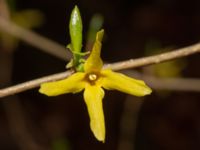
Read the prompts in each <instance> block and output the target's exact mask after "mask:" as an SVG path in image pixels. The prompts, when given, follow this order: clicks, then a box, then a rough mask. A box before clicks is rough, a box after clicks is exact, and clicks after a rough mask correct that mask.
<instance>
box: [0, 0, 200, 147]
mask: <svg viewBox="0 0 200 150" xmlns="http://www.w3.org/2000/svg"><path fill="white" fill-rule="evenodd" d="M75 5H78V7H79V9H80V12H81V14H82V20H83V27H84V28H83V29H84V33H83V37H84V43H83V49H87V50H88V49H90V47H91V45H92V40H93V37H94V36H93V35H94V32H95V31H96V30H94V31H93V30H92V29H91V28H92V27H91V26H92V25H91V24H94V26H95V25H96V24H95V23H97V22H98V24H97V25H96V26H97V28H100V27H101V26H102V28H104V29H105V37H104V42H103V49H102V58H103V60H104V61H106V62H115V61H120V60H125V59H130V58H139V57H143V56H148V55H152V54H156V53H162V52H166V51H170V50H173V49H176V48H180V47H184V46H188V45H191V44H195V43H197V42H199V39H200V9H199V7H200V1H198V0H190V1H188V0H176V1H174V0H151V1H148V0H123V1H122V0H116V1H111V0H101V1H100V0H96V1H93V0H80V1H79V0H77V1H71V0H56V1H53V0H51V1H50V0H26V1H25V0H0V17H3V18H6V19H7V20H10V21H12V22H13V23H15V24H18V25H19V26H22V27H23V28H26V29H27V30H33V32H36V33H38V34H40V35H42V36H45V37H47V38H49V39H51V40H54V41H56V42H58V43H60V44H61V45H64V46H66V45H67V44H68V43H69V42H70V37H69V31H68V24H69V18H70V13H71V10H72V9H73V7H74V6H75ZM95 14H98V15H96V18H94V15H95ZM92 18H93V20H95V19H96V20H95V21H93V23H92V21H91V19H92ZM10 30H11V29H10ZM3 31H4V29H1V31H0V87H1V88H5V87H8V86H10V85H14V84H18V83H21V82H25V81H28V80H31V79H35V78H39V77H42V76H45V75H50V74H53V73H58V72H62V71H65V65H66V61H64V60H62V59H59V58H56V57H54V56H53V55H50V54H47V53H45V52H43V51H41V50H40V49H38V48H36V47H34V46H32V45H30V44H27V43H25V42H23V41H21V40H19V39H18V38H16V37H15V38H14V37H13V36H11V35H9V34H7V33H5V32H3ZM26 38H29V37H26ZM30 38H31V37H30ZM86 43H87V46H85V45H86ZM55 51H56V49H55ZM199 58H200V56H199V54H196V55H192V56H189V57H187V58H183V59H178V60H176V61H170V62H168V63H162V64H159V65H152V66H149V67H143V68H139V69H137V70H134V71H137V72H140V73H142V74H145V76H153V77H155V78H162V79H163V78H164V79H165V78H181V79H183V78H195V79H196V80H197V81H198V78H199V77H200V70H199V68H198V66H199V65H200V61H199ZM138 78H141V76H139V77H138ZM147 83H149V85H150V86H151V85H152V88H153V93H152V94H151V95H150V96H146V97H143V98H136V97H133V96H128V95H126V94H123V93H120V92H116V91H106V95H105V98H104V100H103V101H104V112H105V120H106V131H107V133H106V142H105V144H102V143H100V142H98V141H97V140H96V139H95V138H94V136H93V134H92V132H91V131H90V128H89V117H88V113H87V110H86V106H85V103H84V101H83V96H82V93H79V94H76V95H73V94H66V95H61V96H57V97H47V96H44V95H42V94H40V93H38V88H36V89H33V90H29V91H26V92H23V93H20V94H17V95H15V96H9V97H5V98H1V104H0V149H2V150H94V149H95V150H191V149H193V150H196V149H200V118H199V115H200V101H199V99H200V93H199V92H197V91H200V90H199V89H197V90H189V91H186V90H176V87H174V88H173V89H172V90H170V89H167V90H165V88H160V89H159V88H156V86H155V84H156V83H154V82H153V81H152V82H150V81H149V82H148V80H147ZM160 84H161V85H162V82H161V83H160ZM163 84H164V83H163ZM196 84H198V82H197V83H196ZM163 86H165V85H163ZM176 86H177V88H178V87H181V86H186V87H187V86H192V85H190V84H188V85H185V84H181V83H180V84H178V85H176ZM154 87H155V88H154Z"/></svg>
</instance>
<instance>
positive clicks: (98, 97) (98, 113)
mask: <svg viewBox="0 0 200 150" xmlns="http://www.w3.org/2000/svg"><path fill="white" fill-rule="evenodd" d="M103 97H104V91H103V89H102V88H101V87H99V86H91V85H89V84H87V86H86V88H85V91H84V99H85V103H86V105H87V109H88V113H89V116H90V128H91V130H92V132H93V134H94V136H95V137H96V138H97V139H98V140H99V141H102V142H104V140H105V123H104V114H103V106H102V99H103Z"/></svg>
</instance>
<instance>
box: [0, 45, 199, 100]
mask: <svg viewBox="0 0 200 150" xmlns="http://www.w3.org/2000/svg"><path fill="white" fill-rule="evenodd" d="M199 51H200V44H199V43H198V44H194V45H192V46H189V47H185V48H181V49H178V50H174V51H172V52H166V53H162V54H158V55H153V56H149V57H143V58H138V59H135V60H133V59H130V60H126V61H122V62H117V63H112V64H106V65H105V66H104V68H110V69H112V70H123V69H128V68H136V67H141V66H145V65H150V64H156V63H161V62H164V61H168V60H172V59H176V58H180V57H184V56H188V55H191V54H194V53H197V52H199ZM72 73H73V72H72V71H67V72H62V73H58V74H54V75H49V76H46V77H42V78H39V79H36V80H31V81H28V82H25V83H21V84H18V85H15V86H12V87H8V88H5V89H1V90H0V97H5V96H8V95H12V94H16V93H20V92H23V91H26V90H29V89H32V88H35V87H38V86H39V85H40V84H41V83H44V82H49V81H55V80H60V79H63V78H66V77H68V76H69V75H71V74H72ZM167 82H169V81H167ZM195 82H196V80H195ZM197 90H198V89H197Z"/></svg>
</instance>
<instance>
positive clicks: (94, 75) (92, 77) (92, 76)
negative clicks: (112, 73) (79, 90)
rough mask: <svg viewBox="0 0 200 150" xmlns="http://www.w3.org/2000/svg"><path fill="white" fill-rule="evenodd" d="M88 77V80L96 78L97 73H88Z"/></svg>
mask: <svg viewBox="0 0 200 150" xmlns="http://www.w3.org/2000/svg"><path fill="white" fill-rule="evenodd" d="M88 79H89V80H90V81H95V80H96V79H97V75H96V74H94V73H92V74H89V75H88Z"/></svg>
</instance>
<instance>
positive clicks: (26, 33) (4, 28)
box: [0, 16, 71, 60]
mask: <svg viewBox="0 0 200 150" xmlns="http://www.w3.org/2000/svg"><path fill="white" fill-rule="evenodd" d="M0 31H1V32H6V33H8V34H10V35H12V36H15V37H17V38H19V39H21V40H23V41H24V42H26V43H29V44H30V45H32V46H35V47H37V48H39V49H40V50H43V51H44V52H46V53H49V54H52V55H54V56H56V57H58V58H60V59H62V60H70V58H71V54H70V52H69V51H67V50H66V48H65V47H64V46H62V45H60V44H58V43H56V42H54V41H52V40H50V39H47V38H45V37H42V36H40V35H39V34H36V33H34V32H31V31H30V30H27V29H24V28H22V27H20V26H18V25H16V24H14V23H13V22H10V21H8V20H6V19H4V18H3V17H1V16H0Z"/></svg>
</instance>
